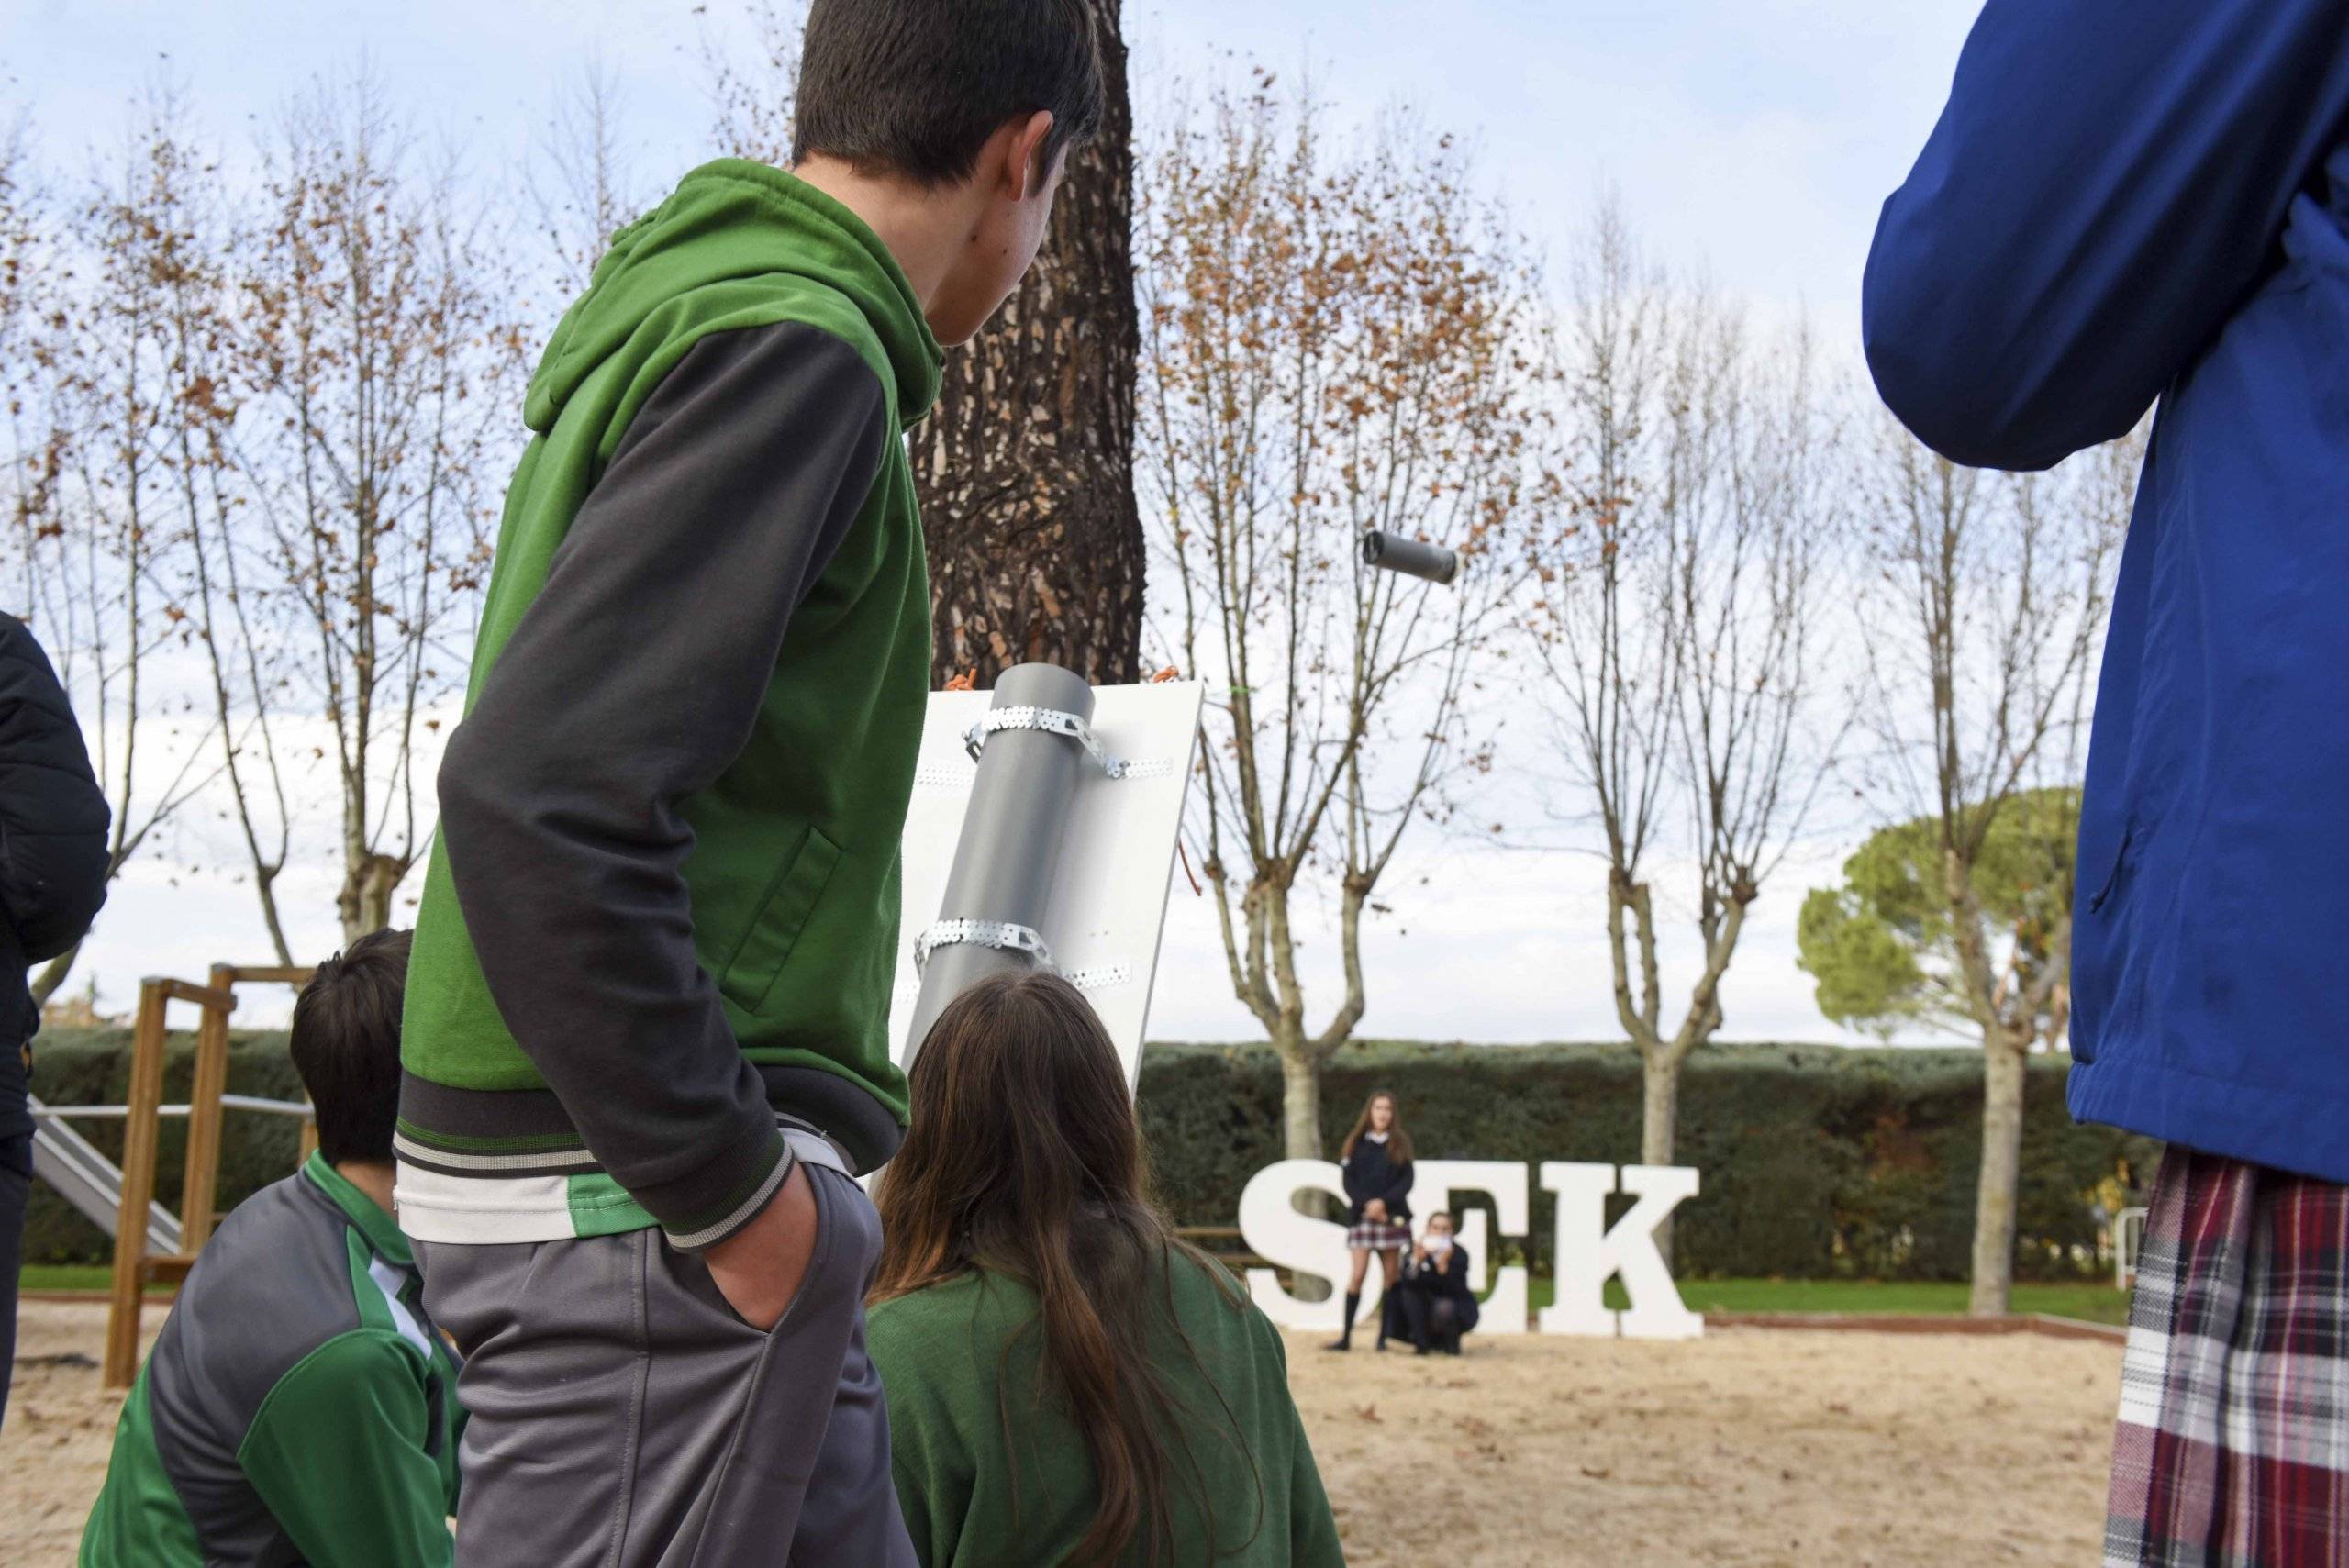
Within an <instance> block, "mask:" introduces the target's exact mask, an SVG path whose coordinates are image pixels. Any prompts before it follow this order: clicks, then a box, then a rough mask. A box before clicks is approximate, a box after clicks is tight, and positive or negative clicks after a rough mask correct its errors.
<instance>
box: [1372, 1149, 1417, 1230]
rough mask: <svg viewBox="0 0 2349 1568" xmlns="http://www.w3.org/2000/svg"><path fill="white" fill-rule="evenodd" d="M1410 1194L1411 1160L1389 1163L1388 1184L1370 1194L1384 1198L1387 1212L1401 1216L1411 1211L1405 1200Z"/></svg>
mask: <svg viewBox="0 0 2349 1568" xmlns="http://www.w3.org/2000/svg"><path fill="white" fill-rule="evenodd" d="M1410 1194H1411V1162H1409V1161H1408V1160H1406V1161H1404V1162H1402V1163H1401V1164H1399V1165H1395V1164H1390V1165H1388V1166H1387V1182H1386V1186H1385V1187H1384V1188H1383V1189H1381V1190H1380V1191H1378V1192H1375V1193H1373V1194H1371V1196H1373V1197H1375V1198H1384V1199H1385V1200H1386V1212H1387V1213H1389V1214H1391V1215H1396V1216H1398V1217H1399V1216H1401V1215H1404V1214H1407V1213H1408V1212H1409V1210H1408V1208H1407V1207H1405V1206H1404V1202H1403V1200H1404V1199H1405V1198H1407V1197H1408V1196H1410Z"/></svg>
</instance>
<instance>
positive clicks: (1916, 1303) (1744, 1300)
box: [18, 1264, 2129, 1323]
mask: <svg viewBox="0 0 2349 1568" xmlns="http://www.w3.org/2000/svg"><path fill="white" fill-rule="evenodd" d="M112 1277H113V1276H112V1274H111V1273H110V1272H109V1271H108V1270H107V1269H106V1267H105V1265H103V1264H77V1265H70V1266H49V1265H41V1264H32V1265H28V1267H27V1268H26V1269H25V1271H24V1273H23V1275H22V1276H21V1278H20V1280H19V1282H18V1283H19V1284H20V1285H21V1287H22V1288H23V1289H26V1290H51V1291H56V1290H72V1291H89V1292H92V1293H94V1294H96V1295H101V1296H102V1295H104V1294H105V1293H106V1287H107V1284H108V1283H109V1281H110V1280H111V1279H112ZM169 1289H170V1287H169V1286H167V1285H150V1286H148V1291H149V1294H150V1295H155V1294H161V1293H163V1292H166V1291H168V1290H169ZM1965 1289H1966V1287H1965V1284H1964V1282H1962V1281H1958V1282H1951V1283H1946V1284H1945V1283H1942V1282H1939V1281H1898V1282H1891V1283H1887V1282H1884V1281H1878V1280H1800V1279H1788V1280H1778V1279H1720V1280H1682V1281H1681V1282H1680V1298H1681V1299H1682V1300H1683V1301H1686V1302H1687V1304H1688V1305H1689V1307H1692V1308H1694V1309H1695V1310H1697V1311H1698V1312H1852V1313H1876V1312H1920V1313H1936V1312H1939V1313H1950V1314H1957V1313H1963V1312H1964V1311H1965ZM1529 1294H1530V1295H1531V1297H1532V1305H1533V1307H1534V1309H1535V1310H1537V1311H1538V1310H1540V1309H1541V1308H1542V1307H1547V1306H1549V1305H1550V1303H1551V1301H1552V1300H1553V1298H1554V1297H1553V1285H1552V1282H1551V1280H1550V1278H1549V1276H1548V1275H1546V1274H1544V1275H1539V1276H1537V1277H1535V1278H1534V1279H1533V1280H1532V1281H1531V1287H1530V1291H1529ZM1607 1305H1608V1306H1609V1307H1615V1308H1617V1309H1618V1310H1620V1309H1621V1308H1622V1307H1627V1306H1629V1305H1630V1302H1629V1301H1628V1300H1627V1299H1626V1298H1625V1296H1624V1295H1623V1285H1622V1282H1621V1281H1620V1280H1609V1281H1608V1282H1607ZM2014 1307H2015V1310H2016V1311H2018V1312H2044V1313H2047V1314H2049V1315H2050V1316H2052V1317H2056V1318H2079V1319H2080V1320H2082V1321H2083V1322H2088V1323H2126V1322H2128V1321H2129V1296H2128V1294H2127V1293H2126V1292H2124V1291H2118V1290H2115V1289H2113V1288H2112V1287H2111V1286H2110V1285H2109V1284H2019V1285H2017V1286H2015V1296H2014Z"/></svg>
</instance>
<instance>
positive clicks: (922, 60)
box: [791, 0, 1106, 185]
mask: <svg viewBox="0 0 2349 1568" xmlns="http://www.w3.org/2000/svg"><path fill="white" fill-rule="evenodd" d="M1039 109H1049V110H1050V111H1052V133H1051V134H1050V135H1049V136H1047V137H1046V138H1045V139H1044V146H1043V166H1044V168H1045V169H1046V170H1048V171H1049V170H1050V169H1051V168H1052V163H1053V161H1054V160H1055V159H1056V158H1058V157H1059V156H1060V151H1061V149H1062V148H1063V147H1066V146H1070V145H1072V144H1077V143H1083V142H1086V141H1090V140H1091V139H1093V138H1094V137H1095V136H1096V135H1097V134H1098V133H1099V131H1100V129H1101V120H1102V117H1103V115H1104V114H1105V113H1106V110H1105V108H1104V106H1103V100H1102V87H1101V55H1100V50H1099V46H1098V44H1097V41H1096V39H1095V37H1094V26H1093V17H1092V12H1091V10H1090V8H1089V7H1088V6H1087V4H1086V0H815V4H814V5H813V6H810V7H809V9H808V12H807V37H806V38H805V39H804V40H803V41H802V42H801V44H800V46H799V90H798V94H797V96H796V99H795V100H794V102H793V105H792V116H793V124H792V136H791V157H792V161H794V162H797V161H799V160H801V159H804V158H806V157H807V155H808V154H810V153H822V154H824V155H825V156H827V157H831V158H838V159H841V160H842V161H845V162H847V163H850V164H852V165H853V166H854V167H855V168H856V169H857V170H858V171H859V172H863V173H868V174H875V173H895V174H899V175H903V176H905V177H906V178H907V179H910V180H914V181H916V182H918V183H921V184H924V185H944V184H951V183H953V182H955V181H957V180H963V179H968V178H969V177H970V173H971V171H972V170H973V169H974V167H976V165H977V163H978V159H979V149H981V148H982V147H985V145H986V140H987V138H989V137H991V136H993V135H994V134H995V133H996V131H997V130H999V129H1001V128H1003V125H1004V123H1005V122H1006V121H1008V120H1010V119H1013V118H1015V117H1019V116H1021V115H1030V114H1033V113H1035V112H1036V111H1037V110H1039Z"/></svg>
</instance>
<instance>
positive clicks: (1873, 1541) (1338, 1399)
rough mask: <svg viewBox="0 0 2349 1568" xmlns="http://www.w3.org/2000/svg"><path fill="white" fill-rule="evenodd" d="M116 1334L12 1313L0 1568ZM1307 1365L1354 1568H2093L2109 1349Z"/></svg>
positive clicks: (77, 1489)
mask: <svg viewBox="0 0 2349 1568" xmlns="http://www.w3.org/2000/svg"><path fill="white" fill-rule="evenodd" d="M147 1316H148V1327H149V1329H150V1333H151V1331H152V1330H153V1329H155V1328H157V1327H159V1326H160V1325H161V1321H162V1313H161V1310H159V1309H154V1308H150V1310H149V1312H148V1315H147ZM104 1325H105V1314H104V1311H103V1309H102V1308H98V1307H86V1306H81V1305H72V1306H66V1305H57V1304H52V1303H44V1302H28V1303H26V1304H25V1307H24V1313H23V1322H22V1325H21V1329H20V1334H19V1339H18V1343H17V1368H16V1392H15V1394H14V1395H13V1396H12V1397H11V1399H10V1401H9V1409H8V1425H7V1431H6V1434H5V1435H0V1563H6V1564H8V1565H9V1568H48V1565H49V1564H54V1563H70V1562H72V1554H73V1546H74V1543H75V1541H76V1540H79V1538H80V1534H81V1525H82V1519H83V1515H84V1514H85V1513H86V1512H87V1511H88V1509H89V1506H90V1499H91V1497H92V1496H95V1493H96V1491H97V1487H98V1483H99V1481H100V1479H101V1478H102V1477H103V1476H104V1474H105V1472H106V1450H107V1446H108V1444H109V1443H110V1442H111V1441H112V1440H113V1432H114V1417H115V1408H116V1401H115V1400H114V1399H113V1398H112V1397H110V1396H107V1395H106V1393H105V1392H103V1391H102V1390H101V1389H100V1388H99V1387H98V1374H97V1367H96V1359H95V1358H96V1356H97V1352H98V1348H99V1341H100V1339H101V1336H102V1334H103V1331H104ZM60 1358H67V1359H60ZM2120 1364H2121V1352H2120V1348H2119V1347H2118V1346H2117V1345H2113V1344H2107V1343H2102V1342H2095V1341H2081V1340H2049V1339H2043V1338H2041V1337H2039V1336H2036V1335H2030V1334H2014V1335H2005V1336H1998V1337H1995V1338H1975V1337H1961V1336H1954V1335H1952V1336H1941V1335H1914V1334H1853V1333H1832V1334H1831V1333H1807V1332H1793V1331H1784V1330H1771V1329H1717V1330H1715V1331H1714V1332H1712V1333H1711V1334H1709V1335H1708V1336H1707V1337H1706V1338H1705V1339H1703V1340H1698V1341H1697V1342H1695V1343H1689V1344H1642V1343H1638V1342H1633V1341H1618V1340H1561V1339H1544V1338H1525V1339H1510V1340H1492V1339H1486V1340H1476V1339H1475V1338H1473V1337H1472V1339H1471V1340H1470V1342H1469V1352H1468V1354H1466V1355H1464V1356H1463V1357H1461V1358H1459V1359H1458V1360H1456V1361H1455V1360H1453V1359H1451V1358H1449V1357H1427V1358H1424V1359H1422V1358H1417V1357H1413V1356H1411V1355H1409V1354H1408V1353H1404V1354H1397V1353H1395V1352H1393V1351H1389V1352H1388V1353H1386V1354H1385V1355H1375V1354H1372V1353H1371V1352H1370V1351H1368V1350H1367V1349H1366V1348H1363V1345H1362V1344H1361V1343H1360V1342H1358V1344H1357V1348H1356V1350H1355V1351H1354V1352H1353V1354H1351V1355H1345V1356H1338V1355H1331V1354H1329V1353H1327V1352H1325V1351H1321V1350H1320V1349H1319V1340H1317V1339H1314V1338H1310V1337H1306V1336H1292V1337H1291V1338H1290V1340H1289V1365H1290V1370H1291V1381H1292V1383H1293V1384H1294V1385H1295V1387H1296V1389H1297V1403H1298V1407H1300V1408H1301V1409H1302V1410H1303V1411H1304V1413H1305V1423H1306V1427H1307V1429H1308V1430H1309V1431H1310V1433H1311V1434H1312V1439H1313V1446H1314V1451H1315V1453H1316V1454H1317V1455H1318V1456H1319V1461H1320V1465H1321V1474H1322V1478H1323V1480H1324V1482H1325V1484H1326V1485H1328V1487H1329V1490H1330V1501H1331V1504H1332V1505H1333V1506H1334V1507H1335V1508H1336V1510H1337V1514H1338V1522H1339V1528H1340V1529H1341V1533H1342V1534H1343V1535H1344V1538H1345V1542H1346V1555H1347V1559H1348V1561H1349V1562H1351V1563H1353V1564H1354V1565H1355V1568H1378V1565H1382V1564H1402V1563H1406V1562H1411V1563H1419V1562H1447V1563H1457V1564H1461V1565H1463V1568H1520V1565H1523V1568H1535V1565H1539V1568H1556V1565H1559V1564H1590V1565H1593V1568H1665V1565H1669V1568H1684V1565H1686V1564H1689V1563H1705V1564H1708V1565H1710V1568H1781V1565H1783V1568H1796V1565H1798V1564H1799V1565H1801V1568H1814V1565H1820V1564H1830V1563H1831V1564H1835V1565H1836V1568H1912V1565H1913V1568H1948V1565H1950V1564H1952V1563H1967V1564H1973V1563H2020V1564H2034V1565H2035V1564H2047V1565H2048V1568H2054V1565H2057V1564H2062V1565H2064V1568H2072V1565H2075V1564H2078V1563H2082V1562H2093V1561H2095V1559H2096V1555H2097V1548H2098V1541H2099V1533H2100V1530H2101V1526H2102V1520H2103V1513H2104V1470H2105V1462H2106V1456H2107V1454H2108V1452H2109V1451H2110V1421H2111V1415H2112V1407H2113V1402H2114V1399H2115V1397H2116V1395H2117V1390H2118V1388H2119V1383H2120Z"/></svg>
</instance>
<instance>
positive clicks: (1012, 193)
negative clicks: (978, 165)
mask: <svg viewBox="0 0 2349 1568" xmlns="http://www.w3.org/2000/svg"><path fill="white" fill-rule="evenodd" d="M1005 129H1006V130H1008V131H1009V132H1010V134H1011V145H1010V146H1008V148H1006V149H1005V150H1004V161H1003V194H1004V195H1007V196H1008V197H1010V198H1011V199H1012V200H1013V201H1015V202H1024V201H1026V200H1027V199H1028V198H1029V197H1030V196H1032V195H1035V194H1036V193H1037V192H1038V191H1041V190H1042V189H1043V188H1044V186H1045V185H1047V184H1049V183H1051V182H1052V171H1051V170H1050V169H1047V168H1045V167H1044V160H1043V150H1044V139H1045V138H1046V137H1048V136H1050V135H1052V111H1051V110H1050V109H1038V110H1037V111H1036V112H1035V113H1034V114H1032V115H1030V116H1028V117H1026V118H1024V119H1016V120H1013V121H1011V122H1010V123H1009V124H1008V125H1007V126H1006V127H1005Z"/></svg>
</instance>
